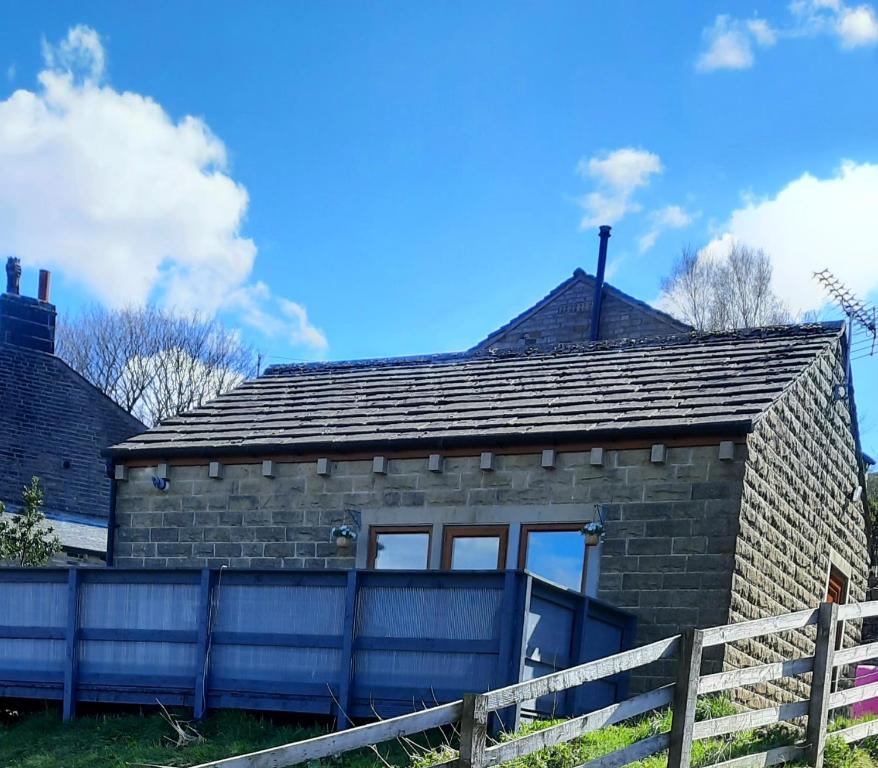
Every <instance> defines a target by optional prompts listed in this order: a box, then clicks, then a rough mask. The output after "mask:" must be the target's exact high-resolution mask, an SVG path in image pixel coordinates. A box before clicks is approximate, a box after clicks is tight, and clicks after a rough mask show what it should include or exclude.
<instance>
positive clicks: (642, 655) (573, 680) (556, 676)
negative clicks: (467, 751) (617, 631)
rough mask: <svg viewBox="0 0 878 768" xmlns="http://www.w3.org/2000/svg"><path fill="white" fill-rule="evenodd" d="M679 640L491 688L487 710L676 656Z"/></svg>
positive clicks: (675, 637) (670, 640) (662, 642)
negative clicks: (503, 686) (493, 689)
mask: <svg viewBox="0 0 878 768" xmlns="http://www.w3.org/2000/svg"><path fill="white" fill-rule="evenodd" d="M679 641H680V636H679V635H674V636H673V637H668V638H666V639H664V640H659V641H658V642H656V643H651V644H650V645H644V646H643V647H642V648H634V649H632V650H630V651H623V652H622V653H616V654H614V655H612V656H605V657H604V658H603V659H597V660H596V661H589V662H588V663H586V664H580V665H579V666H577V667H570V669H564V670H561V671H560V672H553V673H552V674H550V675H545V676H543V677H536V678H534V679H533V680H527V681H525V682H523V683H515V684H514V685H509V686H507V687H506V688H499V689H497V690H495V691H488V693H486V694H485V696H486V698H487V705H488V711H489V712H493V711H494V710H497V709H502V708H503V707H508V706H511V705H513V704H520V703H521V702H523V701H529V700H531V699H537V698H539V697H540V696H546V695H548V694H550V693H556V692H558V691H565V690H567V689H568V688H573V687H574V686H577V685H582V684H583V683H591V682H594V681H595V680H601V679H603V678H605V677H611V676H612V675H617V674H619V673H620V672H627V671H628V670H629V669H635V668H636V667H642V666H643V665H644V664H649V663H651V662H653V661H657V660H658V659H664V658H667V657H668V656H673V655H674V654H675V653H676V652H677V649H678V647H679Z"/></svg>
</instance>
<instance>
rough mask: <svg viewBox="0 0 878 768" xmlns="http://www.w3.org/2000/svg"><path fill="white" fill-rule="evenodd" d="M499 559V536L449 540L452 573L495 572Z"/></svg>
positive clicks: (464, 537)
mask: <svg viewBox="0 0 878 768" xmlns="http://www.w3.org/2000/svg"><path fill="white" fill-rule="evenodd" d="M499 557H500V537H499V536H455V537H454V538H453V539H452V540H451V570H452V571H469V570H471V571H490V570H495V569H496V568H497V560H498V558H499Z"/></svg>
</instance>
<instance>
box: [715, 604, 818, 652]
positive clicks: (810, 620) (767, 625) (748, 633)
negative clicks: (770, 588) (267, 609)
mask: <svg viewBox="0 0 878 768" xmlns="http://www.w3.org/2000/svg"><path fill="white" fill-rule="evenodd" d="M816 623H817V609H816V608H814V609H812V610H807V611H798V612H796V613H786V614H784V615H782V616H768V617H767V618H764V619H754V620H753V621H744V622H741V623H740V624H728V625H726V626H724V627H711V628H710V629H705V630H704V647H705V648H709V647H710V646H714V645H723V644H724V643H733V642H735V641H736V640H746V639H748V638H750V637H759V635H770V634H774V633H775V632H786V631H787V630H790V629H801V628H802V627H808V626H810V625H811V624H816Z"/></svg>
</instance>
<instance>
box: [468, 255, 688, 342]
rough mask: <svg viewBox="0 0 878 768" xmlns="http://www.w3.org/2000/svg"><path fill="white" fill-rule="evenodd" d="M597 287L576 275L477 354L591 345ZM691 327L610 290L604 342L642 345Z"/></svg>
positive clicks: (602, 335)
mask: <svg viewBox="0 0 878 768" xmlns="http://www.w3.org/2000/svg"><path fill="white" fill-rule="evenodd" d="M594 286H595V281H594V278H593V277H592V276H591V275H586V274H585V273H584V272H580V271H578V272H577V273H576V274H575V275H574V279H572V280H571V281H570V284H569V285H568V286H567V287H566V288H565V289H563V290H561V291H560V292H559V293H558V295H557V296H554V297H552V298H551V299H550V300H549V301H548V302H547V303H546V304H544V305H543V306H542V307H540V308H539V309H537V310H536V311H534V312H532V313H531V314H529V315H526V316H525V317H523V318H522V319H521V320H520V321H513V322H512V323H511V324H510V326H509V327H508V328H504V329H501V331H500V332H498V333H495V334H492V335H491V336H489V337H488V339H486V340H485V341H484V342H483V343H482V344H480V345H479V346H478V347H477V348H478V349H495V350H514V351H517V352H522V351H525V350H527V349H529V348H531V347H540V348H543V349H551V348H553V347H555V346H556V345H559V344H577V343H582V342H587V341H589V340H590V339H591V313H592V306H593V302H594ZM687 330H688V327H687V326H685V325H684V324H682V323H678V322H677V321H676V320H674V319H673V318H670V317H668V316H667V315H665V314H663V313H661V312H657V311H656V310H654V309H652V308H651V307H649V306H648V305H646V304H643V303H641V302H639V301H636V300H634V299H630V300H628V299H625V298H623V294H622V293H621V292H620V291H617V290H615V289H614V288H612V287H610V286H606V287H605V289H604V297H603V301H602V302H601V325H600V339H601V340H616V339H639V338H644V337H648V336H667V335H669V334H675V333H685V332H686V331H687Z"/></svg>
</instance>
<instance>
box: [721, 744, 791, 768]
mask: <svg viewBox="0 0 878 768" xmlns="http://www.w3.org/2000/svg"><path fill="white" fill-rule="evenodd" d="M804 755H805V748H804V747H803V746H800V745H798V744H788V745H787V746H784V747H775V748H774V749H769V750H767V751H765V752H759V753H757V754H755V755H743V756H742V757H735V758H732V759H731V760H723V762H721V763H713V764H712V765H710V766H708V768H767V767H768V766H770V765H778V764H779V763H792V762H797V761H799V760H801V759H802V758H803V757H804Z"/></svg>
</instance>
